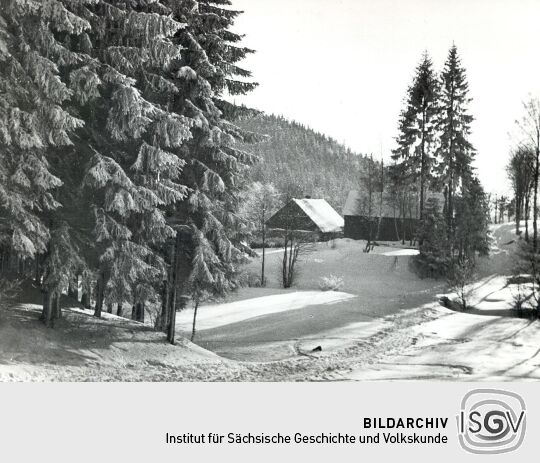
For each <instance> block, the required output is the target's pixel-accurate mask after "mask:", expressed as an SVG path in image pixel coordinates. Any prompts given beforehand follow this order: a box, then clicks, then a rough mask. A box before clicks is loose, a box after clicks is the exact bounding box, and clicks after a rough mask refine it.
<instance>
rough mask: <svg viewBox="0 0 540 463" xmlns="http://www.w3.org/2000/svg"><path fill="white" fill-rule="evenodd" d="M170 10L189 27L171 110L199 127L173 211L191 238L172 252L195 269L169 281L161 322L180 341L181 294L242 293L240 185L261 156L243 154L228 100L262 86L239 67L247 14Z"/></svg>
mask: <svg viewBox="0 0 540 463" xmlns="http://www.w3.org/2000/svg"><path fill="white" fill-rule="evenodd" d="M164 3H165V4H166V5H167V6H168V7H170V9H171V11H172V17H173V18H175V19H176V20H178V21H180V22H182V23H185V24H187V27H186V28H184V29H181V30H179V31H178V32H177V34H176V36H175V41H176V42H177V43H179V44H180V45H181V46H182V48H183V50H182V53H181V55H180V57H179V58H178V60H176V61H175V62H174V71H173V74H174V76H175V77H176V79H175V83H176V86H177V88H178V90H179V95H178V97H177V98H176V99H175V100H174V102H173V104H172V105H171V108H172V109H173V110H174V111H176V112H178V114H181V115H182V116H184V117H186V118H188V119H189V120H191V121H193V124H192V126H191V138H190V139H189V140H187V141H186V142H185V143H184V144H183V145H182V147H181V148H180V150H179V156H181V157H182V159H184V160H185V162H186V164H185V166H184V168H183V172H182V176H181V180H182V182H183V183H184V184H185V185H186V186H187V187H188V188H189V193H188V198H187V200H186V201H183V202H180V203H176V205H175V206H174V207H171V208H170V209H169V215H170V221H171V222H172V223H174V224H175V226H176V227H177V230H178V233H182V234H187V235H188V236H187V237H185V238H183V239H182V240H181V241H182V243H184V245H182V246H181V249H179V248H178V244H179V239H178V237H177V241H176V246H175V248H176V250H175V251H174V252H173V253H172V255H174V256H176V258H175V261H182V262H187V265H188V268H185V267H182V268H183V271H182V272H177V273H176V274H175V278H176V279H177V280H176V281H174V279H175V278H173V277H172V276H171V275H170V276H169V278H168V279H167V284H166V289H165V290H164V294H167V293H168V294H169V296H168V297H167V299H168V300H169V301H170V306H169V308H168V309H167V308H165V307H164V308H163V313H162V317H161V319H162V324H163V323H165V324H168V325H169V326H168V333H169V335H168V338H169V341H171V342H173V341H174V327H172V326H171V325H172V323H171V320H173V313H174V311H175V310H176V307H174V306H173V305H172V304H173V301H178V303H180V304H181V302H182V301H185V298H179V297H178V296H179V295H181V294H189V295H191V296H192V297H193V299H194V302H195V305H196V306H198V303H199V302H200V300H201V298H202V297H203V296H204V295H222V294H224V293H226V292H228V291H230V290H232V289H235V288H236V287H238V276H239V268H238V264H239V263H240V262H241V261H242V260H243V258H244V255H245V251H246V250H247V247H246V246H245V244H243V238H244V235H243V233H242V230H244V229H245V227H243V226H242V217H241V216H240V215H239V214H238V208H239V198H240V186H241V182H240V180H241V177H242V174H243V173H245V171H246V168H247V166H248V165H250V164H251V163H253V161H254V157H253V156H252V155H251V154H249V153H248V152H246V151H244V150H242V149H240V148H239V147H238V145H237V142H238V141H248V140H250V139H251V138H252V135H251V134H249V133H247V132H245V131H243V130H241V129H240V128H238V127H237V126H236V125H234V124H233V123H231V122H230V119H231V118H232V117H233V116H234V115H236V112H237V110H238V108H236V107H235V106H234V105H232V104H231V103H228V102H227V101H226V100H225V99H224V97H225V96H226V95H238V94H244V93H246V92H248V91H250V90H251V89H252V88H253V87H254V85H255V84H253V83H250V82H246V81H245V79H246V78H249V77H250V73H249V72H248V71H245V70H243V69H242V68H240V67H238V66H237V63H238V62H239V61H241V60H242V59H243V58H244V57H245V56H246V55H247V54H248V53H250V52H251V50H249V49H248V48H245V47H242V46H240V45H239V42H240V40H241V38H242V37H241V36H240V35H238V34H235V33H233V32H232V31H231V27H232V25H233V23H234V20H235V18H236V17H237V16H238V14H239V13H240V12H238V11H235V10H232V9H229V8H228V6H230V5H231V2H230V1H228V0H216V1H199V2H194V1H189V0H188V1H185V2H176V1H172V0H169V1H166V2H164ZM188 269H189V271H187V270H188ZM173 271H174V265H173V266H172V267H171V272H173ZM171 281H174V283H173V285H170V284H169V283H170V282H171ZM161 327H162V328H164V326H163V325H162V326H161Z"/></svg>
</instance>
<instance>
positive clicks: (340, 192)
mask: <svg viewBox="0 0 540 463" xmlns="http://www.w3.org/2000/svg"><path fill="white" fill-rule="evenodd" d="M238 125H240V126H241V127H242V128H244V129H246V130H249V131H252V132H256V133H258V134H262V135H266V138H265V140H264V141H262V142H259V143H257V144H255V145H249V146H247V147H246V148H247V149H248V150H249V151H250V152H252V153H254V154H257V155H258V156H259V157H260V162H259V163H257V164H256V165H255V166H254V167H253V168H252V169H251V174H250V175H251V179H252V180H253V181H258V182H261V183H273V184H274V185H275V186H276V187H277V189H278V190H279V191H281V192H287V191H288V192H290V193H291V194H293V195H294V196H300V197H301V196H304V195H310V196H312V197H314V198H324V199H326V200H327V201H328V202H329V203H330V204H331V205H332V206H333V207H335V208H336V210H337V211H338V212H340V213H341V209H342V208H343V204H344V202H345V199H346V197H347V193H348V192H349V190H352V189H358V188H359V182H360V179H361V178H362V176H361V174H360V172H361V170H363V168H364V167H365V166H366V165H367V158H365V157H363V156H360V155H358V154H356V153H353V152H352V151H351V150H350V149H349V148H347V147H345V146H343V145H342V144H340V143H338V142H337V141H336V140H333V139H332V138H329V137H327V136H325V135H322V134H320V133H317V132H315V131H314V130H312V129H310V128H307V127H305V126H304V125H302V124H299V123H297V122H290V121H288V120H286V119H285V118H284V117H282V116H274V115H266V114H263V113H260V114H256V115H251V116H249V117H243V118H242V119H241V120H240V121H239V122H238Z"/></svg>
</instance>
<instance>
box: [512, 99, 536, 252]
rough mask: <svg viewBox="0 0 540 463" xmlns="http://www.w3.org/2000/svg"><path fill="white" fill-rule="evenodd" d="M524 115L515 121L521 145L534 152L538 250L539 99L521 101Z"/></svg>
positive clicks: (534, 202)
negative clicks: (521, 138) (521, 140)
mask: <svg viewBox="0 0 540 463" xmlns="http://www.w3.org/2000/svg"><path fill="white" fill-rule="evenodd" d="M523 108H524V116H523V118H522V119H521V120H520V121H517V124H518V127H519V128H520V130H521V132H522V135H523V138H524V140H523V142H522V146H524V147H528V148H529V149H531V150H532V151H533V152H534V168H533V182H532V183H533V252H534V253H536V252H537V251H538V224H537V221H538V177H539V173H540V101H539V100H538V98H533V97H531V98H529V100H528V101H526V102H525V103H523Z"/></svg>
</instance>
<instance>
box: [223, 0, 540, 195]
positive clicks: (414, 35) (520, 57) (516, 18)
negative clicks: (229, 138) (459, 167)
mask: <svg viewBox="0 0 540 463" xmlns="http://www.w3.org/2000/svg"><path fill="white" fill-rule="evenodd" d="M233 7H234V8H235V9H240V10H243V11H244V12H245V13H244V14H243V15H241V16H240V18H239V19H238V20H237V24H236V29H237V31H238V32H242V33H244V34H246V38H245V40H244V44H245V45H246V46H249V47H250V48H254V49H255V50H257V53H256V54H255V55H253V56H250V57H249V58H248V59H247V60H246V61H245V62H244V63H243V65H244V67H246V68H248V69H250V70H252V71H253V73H254V79H255V80H256V81H258V82H259V84H260V86H259V88H257V89H256V90H255V91H254V92H252V93H251V94H250V95H248V96H247V97H242V98H237V100H236V101H237V102H243V103H245V104H247V105H249V106H252V107H255V108H258V109H261V110H264V111H266V112H268V113H275V114H282V115H284V116H286V117H287V118H290V119H294V120H296V121H298V122H301V123H304V124H305V125H308V126H310V127H312V128H313V129H315V130H317V131H320V132H322V133H325V134H327V135H329V136H331V137H333V138H335V139H337V140H338V141H340V142H343V143H344V144H346V145H347V146H350V147H351V148H352V149H353V150H355V151H357V152H361V153H366V154H368V153H373V155H374V156H379V155H380V153H381V150H382V152H383V154H384V155H385V156H388V155H389V151H390V150H391V149H392V148H393V147H394V137H395V136H396V135H397V122H398V117H399V113H400V111H401V109H402V107H403V98H404V97H405V92H406V89H407V87H408V86H409V85H410V83H411V80H412V76H413V73H414V69H415V67H416V65H417V64H418V62H419V60H420V58H421V55H422V52H423V51H424V50H427V51H428V52H429V54H430V55H431V57H432V59H433V61H434V64H435V67H436V69H437V70H441V69H442V66H443V63H444V61H445V59H446V55H447V53H448V49H449V48H450V46H451V45H452V42H455V44H456V45H457V47H458V52H459V54H460V56H461V58H462V64H463V65H464V66H465V68H466V70H467V76H468V80H469V88H470V96H471V97H472V98H473V101H472V103H471V105H470V112H471V113H472V115H473V116H474V117H475V118H476V120H475V122H474V123H473V126H472V129H473V134H472V138H471V141H472V143H473V144H474V146H475V147H476V149H477V151H478V155H477V161H476V166H477V168H478V173H479V175H480V179H481V181H482V183H483V184H484V187H485V188H486V190H487V191H489V192H504V191H505V190H507V188H508V182H507V180H506V173H505V171H504V167H505V165H506V161H507V158H508V152H509V149H510V146H511V144H512V139H511V137H510V135H509V134H510V133H511V132H515V123H514V121H515V120H516V119H517V118H519V117H520V115H521V102H522V101H523V100H524V99H526V98H527V96H528V95H529V94H532V95H540V34H539V30H540V21H539V20H540V1H538V0H371V1H367V0H233Z"/></svg>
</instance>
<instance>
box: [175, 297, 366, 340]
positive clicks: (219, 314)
mask: <svg viewBox="0 0 540 463" xmlns="http://www.w3.org/2000/svg"><path fill="white" fill-rule="evenodd" d="M354 297H356V296H354V295H353V294H348V293H344V292H340V291H327V292H321V291H294V292H290V293H286V294H273V295H270V296H263V297H255V298H252V299H245V300H241V301H236V302H229V303H225V304H208V305H205V306H203V307H201V310H200V312H199V313H198V316H197V328H198V329H199V330H206V329H210V328H216V327H218V326H223V325H229V324H231V323H237V322H241V321H244V320H247V319H250V318H255V317H259V316H261V315H270V314H274V313H280V312H286V311H289V310H298V309H302V308H304V307H307V306H310V305H315V304H333V303H335V302H338V301H344V300H347V299H351V298H354ZM193 312H194V310H193V308H191V309H187V310H184V311H182V312H180V313H179V314H178V316H177V320H176V324H177V327H178V328H179V329H180V330H186V331H187V330H190V329H191V326H192V323H193Z"/></svg>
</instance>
